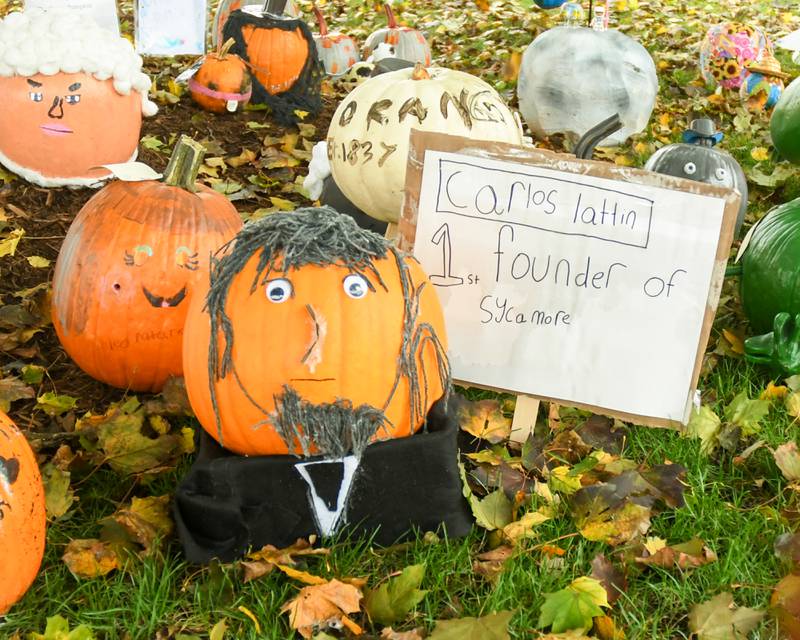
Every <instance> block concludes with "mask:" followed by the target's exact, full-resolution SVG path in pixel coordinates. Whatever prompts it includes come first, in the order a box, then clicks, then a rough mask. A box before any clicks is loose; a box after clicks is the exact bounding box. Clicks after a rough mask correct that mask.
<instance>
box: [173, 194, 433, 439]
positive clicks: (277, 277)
mask: <svg viewBox="0 0 800 640" xmlns="http://www.w3.org/2000/svg"><path fill="white" fill-rule="evenodd" d="M205 302H207V303H208V305H207V307H204V303H205ZM445 341H446V338H445V327H444V317H443V313H442V308H441V305H440V303H439V299H438V297H437V294H436V291H435V290H434V288H433V286H432V285H431V284H430V282H429V280H428V278H427V276H426V275H425V273H424V272H423V270H422V268H421V267H420V266H419V264H418V263H417V262H416V261H415V260H414V259H413V258H411V257H409V256H406V255H404V254H402V253H400V252H399V251H398V250H397V249H395V248H394V247H391V246H390V245H389V243H388V242H387V241H386V240H385V239H384V238H383V237H382V236H379V235H377V234H375V233H372V232H370V231H366V230H364V229H360V228H359V227H358V226H357V225H356V223H355V222H354V221H353V220H352V218H349V217H347V216H344V215H341V214H339V213H336V212H335V211H334V210H333V209H330V208H328V207H323V208H319V209H314V208H311V209H299V210H297V211H295V212H292V213H285V214H274V215H272V216H268V217H267V218H264V219H262V220H259V221H258V222H255V223H250V224H248V225H247V226H246V227H245V228H244V229H243V230H242V231H241V232H240V233H239V235H237V237H236V239H235V241H234V242H233V243H231V245H230V247H228V250H227V251H226V253H225V254H224V255H223V256H222V257H221V258H220V259H219V261H218V262H215V265H214V267H213V269H212V276H211V288H210V291H209V295H208V298H207V300H206V301H203V300H200V299H197V298H196V299H195V300H194V301H193V302H192V305H191V307H190V310H189V314H188V316H187V320H186V327H185V331H184V352H183V357H184V375H185V379H186V388H187V391H188V393H189V399H190V401H191V404H192V408H193V410H194V412H195V414H196V416H197V418H198V420H199V421H200V423H201V424H202V425H203V427H204V428H205V429H206V431H208V433H209V434H211V436H213V437H214V438H216V439H217V440H218V441H219V442H220V443H221V444H222V445H223V446H225V447H226V448H228V449H230V450H232V451H235V452H237V453H240V454H246V455H268V454H285V453H287V452H291V453H299V454H304V455H308V454H312V453H317V452H319V453H323V454H328V455H331V452H332V451H335V452H336V453H335V455H338V454H339V453H341V451H340V450H339V449H337V447H339V446H340V445H341V446H344V447H345V448H347V447H350V448H351V449H358V448H359V447H363V446H365V445H366V444H368V443H369V442H370V441H371V440H374V439H385V438H399V437H403V436H408V435H410V434H411V433H413V432H415V431H417V430H418V429H419V428H420V427H421V426H422V425H423V423H424V421H425V417H426V415H427V413H428V411H429V409H430V407H431V405H432V404H433V403H434V402H435V401H436V400H439V399H440V398H441V397H442V396H443V395H444V394H445V393H446V391H447V390H448V389H449V370H448V365H447V359H446V355H445V349H446V344H445ZM210 372H214V375H213V380H210ZM342 416H344V418H343V417H342ZM317 418H320V420H319V421H318V422H317V423H316V424H315V423H314V422H313V421H314V420H316V419H317ZM355 423H359V424H360V426H355V427H353V429H354V431H352V432H348V433H347V434H346V435H342V434H343V433H344V431H341V429H344V430H345V431H346V428H347V429H349V428H350V425H352V424H355ZM334 425H337V426H334ZM369 425H373V427H374V426H375V425H378V427H379V428H377V431H375V430H372V431H369V428H370V427H369ZM345 427H346V428H345ZM362 427H363V428H364V429H367V431H366V432H364V431H363V430H361V429H362ZM328 429H333V431H334V432H335V433H334V434H333V436H332V435H331V433H330V432H329V431H326V430H328ZM340 431H341V433H340ZM339 436H341V439H345V440H347V442H345V443H344V444H342V442H341V441H340V442H338V443H337V442H331V438H333V439H334V440H336V438H337V437H339Z"/></svg>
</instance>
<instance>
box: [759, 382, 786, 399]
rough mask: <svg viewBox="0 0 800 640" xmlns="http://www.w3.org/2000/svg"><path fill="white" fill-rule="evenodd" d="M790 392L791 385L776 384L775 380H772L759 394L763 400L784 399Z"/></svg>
mask: <svg viewBox="0 0 800 640" xmlns="http://www.w3.org/2000/svg"><path fill="white" fill-rule="evenodd" d="M788 393H789V387H787V386H786V385H782V384H781V385H776V384H775V382H774V381H772V380H770V381H769V383H768V384H767V388H766V389H764V390H763V391H762V392H761V395H760V396H758V397H759V398H761V399H762V400H783V399H784V398H786V396H787V395H788Z"/></svg>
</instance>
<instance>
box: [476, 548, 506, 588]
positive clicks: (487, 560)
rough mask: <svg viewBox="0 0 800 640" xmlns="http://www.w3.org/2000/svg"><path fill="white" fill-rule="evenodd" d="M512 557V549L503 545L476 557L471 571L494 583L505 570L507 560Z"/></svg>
mask: <svg viewBox="0 0 800 640" xmlns="http://www.w3.org/2000/svg"><path fill="white" fill-rule="evenodd" d="M513 555H514V547H511V546H508V545H504V546H501V547H497V548H496V549H492V550H491V551H486V552H484V553H481V554H479V555H478V556H476V559H475V560H474V561H473V563H472V570H473V571H474V572H475V573H477V574H479V575H482V576H483V577H485V578H487V579H488V580H491V581H495V580H497V578H498V577H499V576H500V574H501V573H502V572H503V570H504V569H505V565H506V563H507V562H508V560H509V559H510V558H511V557H512V556H513Z"/></svg>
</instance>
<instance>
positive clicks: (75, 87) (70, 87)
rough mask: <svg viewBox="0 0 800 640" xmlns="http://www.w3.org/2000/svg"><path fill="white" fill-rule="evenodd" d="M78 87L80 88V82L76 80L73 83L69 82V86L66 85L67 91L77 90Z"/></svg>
mask: <svg viewBox="0 0 800 640" xmlns="http://www.w3.org/2000/svg"><path fill="white" fill-rule="evenodd" d="M80 88H81V83H80V82H76V83H75V84H71V85H69V87H67V89H68V90H69V91H77V90H78V89H80Z"/></svg>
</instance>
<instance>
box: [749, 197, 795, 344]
mask: <svg viewBox="0 0 800 640" xmlns="http://www.w3.org/2000/svg"><path fill="white" fill-rule="evenodd" d="M741 292H742V305H743V306H744V312H745V315H746V316H747V318H748V319H749V320H750V324H751V326H752V328H753V331H754V332H756V333H766V332H768V331H772V329H773V321H774V318H775V315H776V314H778V313H780V312H782V311H786V312H788V313H790V314H792V315H795V314H798V313H800V198H798V199H796V200H792V201H791V202H787V203H786V204H782V205H780V206H779V207H775V208H774V209H772V210H771V211H770V212H769V213H767V215H766V216H764V219H763V220H761V222H759V223H758V226H757V227H756V229H755V231H754V232H753V235H752V237H751V238H750V244H748V245H747V249H746V251H745V253H744V256H743V258H742V280H741Z"/></svg>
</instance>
